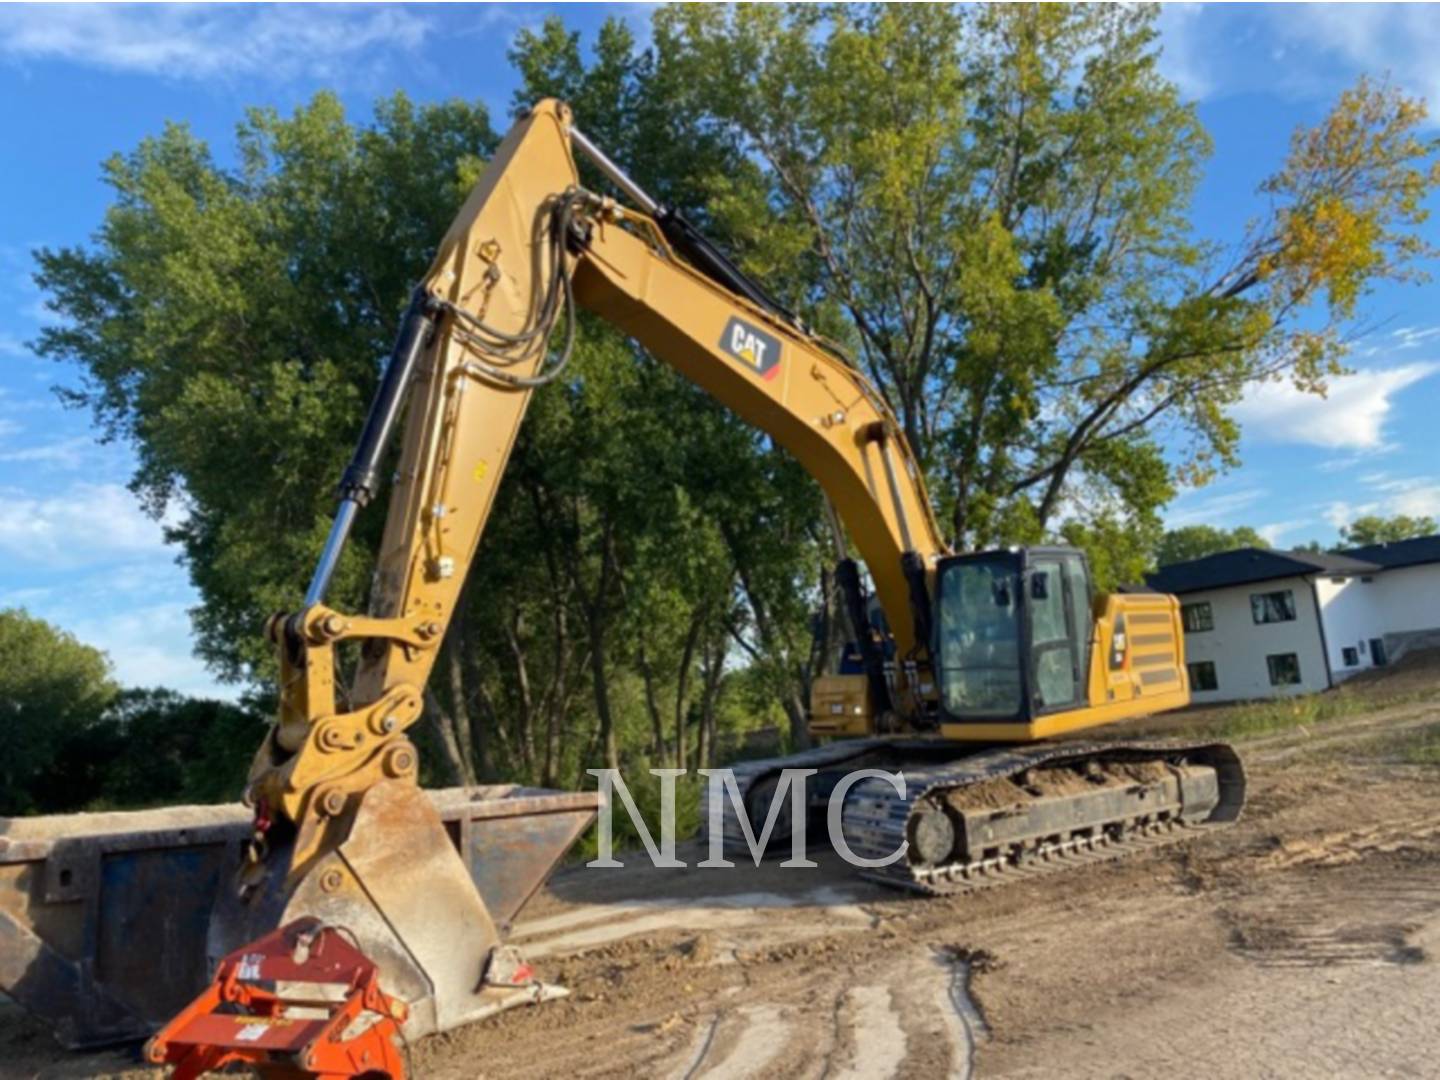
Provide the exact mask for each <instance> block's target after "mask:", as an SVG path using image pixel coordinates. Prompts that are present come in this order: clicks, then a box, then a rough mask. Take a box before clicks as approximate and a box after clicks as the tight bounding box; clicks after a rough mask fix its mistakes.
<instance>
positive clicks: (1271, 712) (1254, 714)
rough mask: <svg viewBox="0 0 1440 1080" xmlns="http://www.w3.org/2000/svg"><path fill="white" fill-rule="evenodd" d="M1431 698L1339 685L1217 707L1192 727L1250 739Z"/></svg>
mask: <svg viewBox="0 0 1440 1080" xmlns="http://www.w3.org/2000/svg"><path fill="white" fill-rule="evenodd" d="M1434 697H1435V694H1434V692H1433V691H1431V690H1425V691H1412V692H1407V693H1395V694H1388V695H1387V694H1377V693H1374V692H1371V693H1365V692H1363V691H1358V690H1351V689H1348V688H1346V687H1343V686H1342V687H1340V688H1339V689H1338V690H1328V691H1326V692H1324V693H1321V694H1304V695H1302V696H1299V697H1291V698H1281V699H1277V700H1272V701H1248V702H1244V703H1241V704H1238V705H1232V706H1229V707H1228V708H1224V709H1218V710H1215V711H1214V712H1213V713H1212V714H1211V715H1209V716H1207V717H1205V718H1204V719H1201V720H1199V721H1198V722H1197V723H1196V724H1195V725H1194V730H1195V731H1196V733H1197V734H1201V735H1204V736H1207V737H1211V738H1216V739H1253V738H1259V737H1260V736H1262V735H1274V734H1278V733H1279V732H1283V731H1292V730H1294V729H1296V728H1302V727H1311V726H1313V725H1315V724H1323V723H1325V722H1326V721H1328V720H1338V719H1340V718H1342V717H1346V716H1360V715H1363V714H1365V713H1371V712H1376V711H1378V710H1380V709H1385V708H1389V707H1391V706H1394V705H1404V704H1408V703H1410V702H1412V701H1423V700H1427V699H1433V698H1434Z"/></svg>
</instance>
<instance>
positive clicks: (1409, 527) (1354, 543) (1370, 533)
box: [1340, 514, 1436, 547]
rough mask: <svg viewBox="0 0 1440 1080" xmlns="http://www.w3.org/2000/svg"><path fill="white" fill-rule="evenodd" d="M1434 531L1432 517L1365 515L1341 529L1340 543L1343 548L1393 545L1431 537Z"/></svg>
mask: <svg viewBox="0 0 1440 1080" xmlns="http://www.w3.org/2000/svg"><path fill="white" fill-rule="evenodd" d="M1435 531H1436V530H1435V519H1434V518H1432V517H1424V516H1420V517H1410V516H1408V515H1406V514H1396V515H1395V516H1394V517H1382V516H1381V515H1379V514H1366V515H1364V516H1363V517H1358V518H1356V519H1355V520H1354V521H1352V522H1351V523H1350V524H1349V525H1344V526H1342V527H1341V529H1340V543H1341V544H1342V545H1343V546H1344V547H1366V546H1367V545H1369V544H1393V543H1394V542H1395V541H1397V540H1411V539H1414V538H1415V537H1417V536H1433V535H1435Z"/></svg>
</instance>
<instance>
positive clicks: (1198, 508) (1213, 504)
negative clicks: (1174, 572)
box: [1165, 488, 1269, 529]
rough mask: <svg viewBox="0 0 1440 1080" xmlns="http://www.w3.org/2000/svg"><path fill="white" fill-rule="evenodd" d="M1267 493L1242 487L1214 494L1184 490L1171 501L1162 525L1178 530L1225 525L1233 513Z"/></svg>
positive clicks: (1250, 505)
mask: <svg viewBox="0 0 1440 1080" xmlns="http://www.w3.org/2000/svg"><path fill="white" fill-rule="evenodd" d="M1267 495H1269V492H1268V491H1266V490H1265V489H1264V488H1244V489H1242V490H1240V491H1227V492H1221V493H1219V494H1214V495H1198V494H1196V493H1194V492H1193V491H1191V492H1186V493H1185V494H1183V495H1181V496H1180V497H1179V498H1178V499H1176V500H1175V502H1174V503H1173V504H1172V506H1171V509H1169V510H1168V511H1167V512H1166V514H1165V527H1166V528H1167V529H1179V528H1183V527H1184V526H1186V525H1228V524H1230V520H1231V519H1232V518H1233V516H1234V515H1236V514H1238V513H1239V512H1240V511H1242V510H1247V509H1249V508H1250V507H1252V506H1254V505H1255V504H1257V503H1258V502H1260V501H1261V500H1262V499H1264V498H1265V497H1266V496H1267Z"/></svg>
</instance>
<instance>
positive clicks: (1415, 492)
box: [1321, 474, 1440, 529]
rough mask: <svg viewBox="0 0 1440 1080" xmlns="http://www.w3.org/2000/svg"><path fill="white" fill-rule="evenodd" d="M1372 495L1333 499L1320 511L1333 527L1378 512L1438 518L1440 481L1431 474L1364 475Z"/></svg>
mask: <svg viewBox="0 0 1440 1080" xmlns="http://www.w3.org/2000/svg"><path fill="white" fill-rule="evenodd" d="M1362 482H1364V483H1365V484H1366V486H1367V487H1368V488H1370V489H1371V491H1370V492H1369V494H1370V495H1371V496H1372V497H1368V498H1362V499H1360V500H1358V501H1351V500H1346V499H1336V500H1334V501H1332V502H1329V503H1326V504H1325V506H1324V507H1323V508H1322V509H1321V514H1322V515H1323V516H1324V518H1325V520H1326V521H1328V522H1329V523H1330V524H1331V525H1333V526H1335V528H1337V529H1339V528H1340V527H1342V526H1344V525H1349V524H1350V523H1351V522H1352V521H1354V520H1355V519H1356V518H1358V517H1364V516H1366V515H1367V514H1379V515H1380V516H1381V517H1394V516H1395V515H1397V514H1404V515H1405V516H1406V517H1432V518H1440V481H1437V480H1436V479H1435V477H1434V476H1407V477H1389V476H1385V475H1383V474H1382V475H1379V476H1373V477H1364V478H1362Z"/></svg>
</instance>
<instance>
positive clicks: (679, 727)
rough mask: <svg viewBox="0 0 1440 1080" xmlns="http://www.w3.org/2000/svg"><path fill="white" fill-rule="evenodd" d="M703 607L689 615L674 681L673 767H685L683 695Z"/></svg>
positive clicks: (693, 654) (687, 683)
mask: <svg viewBox="0 0 1440 1080" xmlns="http://www.w3.org/2000/svg"><path fill="white" fill-rule="evenodd" d="M704 620H705V609H704V608H703V607H702V608H697V609H696V611H695V612H694V614H692V615H691V616H690V632H689V633H688V634H686V635H685V648H684V650H682V652H681V654H680V674H679V678H677V679H676V681H675V768H677V769H683V768H685V767H686V756H687V755H686V752H685V741H686V740H685V723H686V720H687V719H688V715H687V713H688V710H687V709H686V708H685V704H686V702H685V697H686V693H687V691H688V689H689V686H690V665H691V664H692V663H694V660H695V645H696V642H697V641H699V638H700V628H701V627H702V626H703V625H704Z"/></svg>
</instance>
